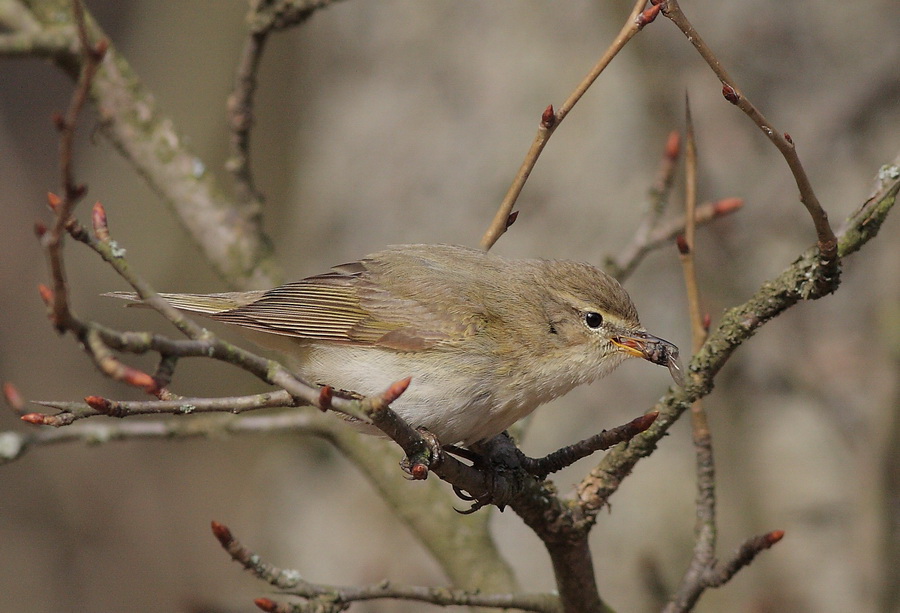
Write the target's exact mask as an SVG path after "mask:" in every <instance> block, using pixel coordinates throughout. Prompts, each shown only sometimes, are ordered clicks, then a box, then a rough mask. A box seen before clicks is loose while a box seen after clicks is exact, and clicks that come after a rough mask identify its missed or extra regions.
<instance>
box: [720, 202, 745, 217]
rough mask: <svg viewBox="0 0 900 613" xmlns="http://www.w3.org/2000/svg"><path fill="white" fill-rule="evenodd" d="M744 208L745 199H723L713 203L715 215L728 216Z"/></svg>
mask: <svg viewBox="0 0 900 613" xmlns="http://www.w3.org/2000/svg"><path fill="white" fill-rule="evenodd" d="M742 206H744V199H743V198H722V199H721V200H717V201H716V202H714V203H713V213H714V214H715V215H727V214H728V213H733V212H734V211H736V210H738V209H739V208H741V207H742Z"/></svg>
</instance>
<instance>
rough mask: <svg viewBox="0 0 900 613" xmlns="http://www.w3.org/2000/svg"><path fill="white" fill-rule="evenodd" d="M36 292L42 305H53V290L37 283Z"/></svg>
mask: <svg viewBox="0 0 900 613" xmlns="http://www.w3.org/2000/svg"><path fill="white" fill-rule="evenodd" d="M38 292H39V293H40V294H41V300H43V301H44V304H46V305H47V306H50V305H52V304H53V290H52V289H50V288H49V287H47V286H46V285H44V284H43V283H38Z"/></svg>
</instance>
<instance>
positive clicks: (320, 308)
mask: <svg viewBox="0 0 900 613" xmlns="http://www.w3.org/2000/svg"><path fill="white" fill-rule="evenodd" d="M371 263H372V261H371V260H362V261H360V262H353V263H350V264H344V265H342V266H337V267H335V268H334V269H332V271H331V272H328V273H325V274H322V275H317V276H314V277H309V278H306V279H303V280H301V281H297V282H295V283H288V284H286V285H282V286H280V287H277V288H275V289H272V290H269V291H267V292H265V293H264V294H263V295H262V296H261V297H260V298H259V299H258V300H255V301H253V302H251V303H250V304H246V305H243V306H240V307H238V308H234V309H230V310H226V311H221V312H218V313H212V314H210V317H212V318H214V319H217V320H220V321H223V322H227V323H231V324H235V325H239V326H243V327H246V328H251V329H254V330H260V331H263V332H268V333H270V334H280V335H283V336H291V337H296V338H305V339H312V340H323V341H331V342H344V343H359V344H364V345H378V346H383V347H390V348H393V349H398V350H402V351H415V350H419V349H424V348H426V347H431V346H433V345H435V344H436V343H438V342H441V341H447V340H452V339H453V338H458V337H460V336H462V335H465V334H467V333H470V332H472V331H473V324H472V322H464V323H460V324H456V325H450V324H448V319H447V317H446V316H445V314H442V313H439V312H435V311H434V310H433V309H430V308H428V307H426V306H423V304H422V303H421V302H419V301H418V300H416V299H415V298H414V297H410V296H406V295H404V294H405V292H404V291H402V290H403V287H402V284H401V287H399V288H390V287H386V286H389V285H390V283H385V279H379V277H380V275H379V274H378V272H373V271H371V270H370V268H369V266H367V264H368V265H370V264H371ZM398 290H399V291H398Z"/></svg>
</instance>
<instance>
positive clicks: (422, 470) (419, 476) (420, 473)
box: [409, 462, 428, 481]
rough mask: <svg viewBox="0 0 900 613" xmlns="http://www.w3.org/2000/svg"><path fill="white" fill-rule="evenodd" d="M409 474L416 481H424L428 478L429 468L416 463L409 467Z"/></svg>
mask: <svg viewBox="0 0 900 613" xmlns="http://www.w3.org/2000/svg"><path fill="white" fill-rule="evenodd" d="M409 474H410V475H411V476H412V478H413V479H415V480H416V481H424V480H425V479H427V478H428V467H427V466H426V465H425V464H421V463H419V462H416V463H415V464H413V465H412V466H410V467H409Z"/></svg>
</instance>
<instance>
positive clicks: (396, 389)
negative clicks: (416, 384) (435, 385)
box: [381, 377, 412, 404]
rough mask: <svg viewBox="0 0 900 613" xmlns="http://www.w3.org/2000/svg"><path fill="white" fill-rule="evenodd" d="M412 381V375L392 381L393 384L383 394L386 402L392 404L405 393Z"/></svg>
mask: <svg viewBox="0 0 900 613" xmlns="http://www.w3.org/2000/svg"><path fill="white" fill-rule="evenodd" d="M410 381H412V377H407V378H405V379H400V380H399V381H395V382H394V383H391V386H390V387H389V388H388V389H387V391H386V392H385V393H384V394H383V395H382V397H381V398H382V399H383V400H384V402H385V403H386V404H390V403H392V402H394V401H395V400H397V398H399V397H400V396H402V395H403V392H405V391H406V388H408V387H409V383H410Z"/></svg>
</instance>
